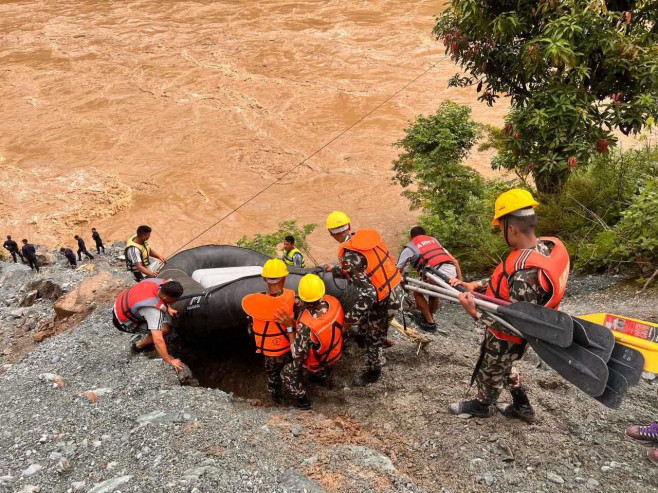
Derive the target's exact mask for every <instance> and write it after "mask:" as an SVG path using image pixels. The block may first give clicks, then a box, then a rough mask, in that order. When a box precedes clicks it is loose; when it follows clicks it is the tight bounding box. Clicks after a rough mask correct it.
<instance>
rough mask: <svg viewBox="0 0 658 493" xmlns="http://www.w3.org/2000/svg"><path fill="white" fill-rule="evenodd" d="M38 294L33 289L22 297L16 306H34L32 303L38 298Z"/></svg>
mask: <svg viewBox="0 0 658 493" xmlns="http://www.w3.org/2000/svg"><path fill="white" fill-rule="evenodd" d="M38 295H39V292H38V291H37V290H36V289H33V290H32V291H30V292H29V293H27V294H26V295H25V296H23V299H22V300H21V301H20V303H19V304H18V306H32V305H34V302H35V301H36V299H37V298H38Z"/></svg>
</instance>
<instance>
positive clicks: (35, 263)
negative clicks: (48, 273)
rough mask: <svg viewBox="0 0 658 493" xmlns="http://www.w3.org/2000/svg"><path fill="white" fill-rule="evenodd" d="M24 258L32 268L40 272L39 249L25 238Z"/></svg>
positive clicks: (22, 249) (22, 248)
mask: <svg viewBox="0 0 658 493" xmlns="http://www.w3.org/2000/svg"><path fill="white" fill-rule="evenodd" d="M21 251H22V253H23V259H24V261H25V262H27V265H29V266H30V269H32V270H36V271H37V272H39V259H37V249H36V248H34V245H33V244H32V243H28V242H27V239H25V238H23V246H22V247H21Z"/></svg>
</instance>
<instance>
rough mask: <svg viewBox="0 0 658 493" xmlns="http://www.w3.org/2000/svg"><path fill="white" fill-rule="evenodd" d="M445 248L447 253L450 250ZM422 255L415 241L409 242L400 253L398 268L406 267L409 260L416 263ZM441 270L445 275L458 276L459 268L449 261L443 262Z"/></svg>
mask: <svg viewBox="0 0 658 493" xmlns="http://www.w3.org/2000/svg"><path fill="white" fill-rule="evenodd" d="M443 250H444V251H445V252H446V253H447V254H450V252H448V250H447V249H446V248H445V247H443ZM419 256H420V251H419V250H418V248H416V245H414V244H413V242H411V241H410V242H409V243H407V246H405V247H404V250H402V253H401V254H400V258H399V259H398V263H397V266H398V269H400V270H402V269H404V267H405V265H407V263H408V262H411V263H412V264H414V263H415V262H416V261H417V260H418V257H419ZM439 272H440V273H441V274H443V275H445V276H448V277H457V268H456V267H455V266H454V265H453V264H449V263H444V264H441V266H440V267H439Z"/></svg>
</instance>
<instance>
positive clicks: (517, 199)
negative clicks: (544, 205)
mask: <svg viewBox="0 0 658 493" xmlns="http://www.w3.org/2000/svg"><path fill="white" fill-rule="evenodd" d="M538 205H539V202H537V201H536V200H535V199H534V198H533V196H532V194H531V193H530V192H528V191H527V190H523V189H522V188H513V189H511V190H508V191H507V192H504V193H501V194H500V195H499V196H498V198H497V199H496V207H495V212H494V218H493V221H491V225H492V226H498V225H500V221H499V219H500V218H501V217H503V216H506V215H507V214H510V213H512V212H514V211H518V210H520V209H525V208H527V207H532V208H533V209H534V208H536V207H537V206H538Z"/></svg>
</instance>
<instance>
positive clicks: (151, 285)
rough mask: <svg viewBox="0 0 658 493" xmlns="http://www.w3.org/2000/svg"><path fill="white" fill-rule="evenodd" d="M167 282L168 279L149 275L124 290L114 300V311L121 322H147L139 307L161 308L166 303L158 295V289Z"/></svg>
mask: <svg viewBox="0 0 658 493" xmlns="http://www.w3.org/2000/svg"><path fill="white" fill-rule="evenodd" d="M165 282H167V281H165V280H164V279H159V278H157V277H154V278H150V277H149V278H146V279H144V280H142V282H140V283H138V284H135V285H134V286H132V287H130V288H128V289H125V290H124V291H122V292H121V293H120V294H119V296H117V299H116V301H115V302H114V311H115V312H116V314H117V318H118V319H119V322H121V323H125V322H128V321H130V322H133V323H136V324H140V323H142V322H145V319H144V317H142V316H141V315H140V314H139V309H140V308H144V307H145V306H149V307H152V308H157V309H158V310H161V309H162V307H163V306H164V303H163V302H162V300H161V299H160V297H159V296H158V291H159V289H160V286H162V285H163V284H164V283H165Z"/></svg>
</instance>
